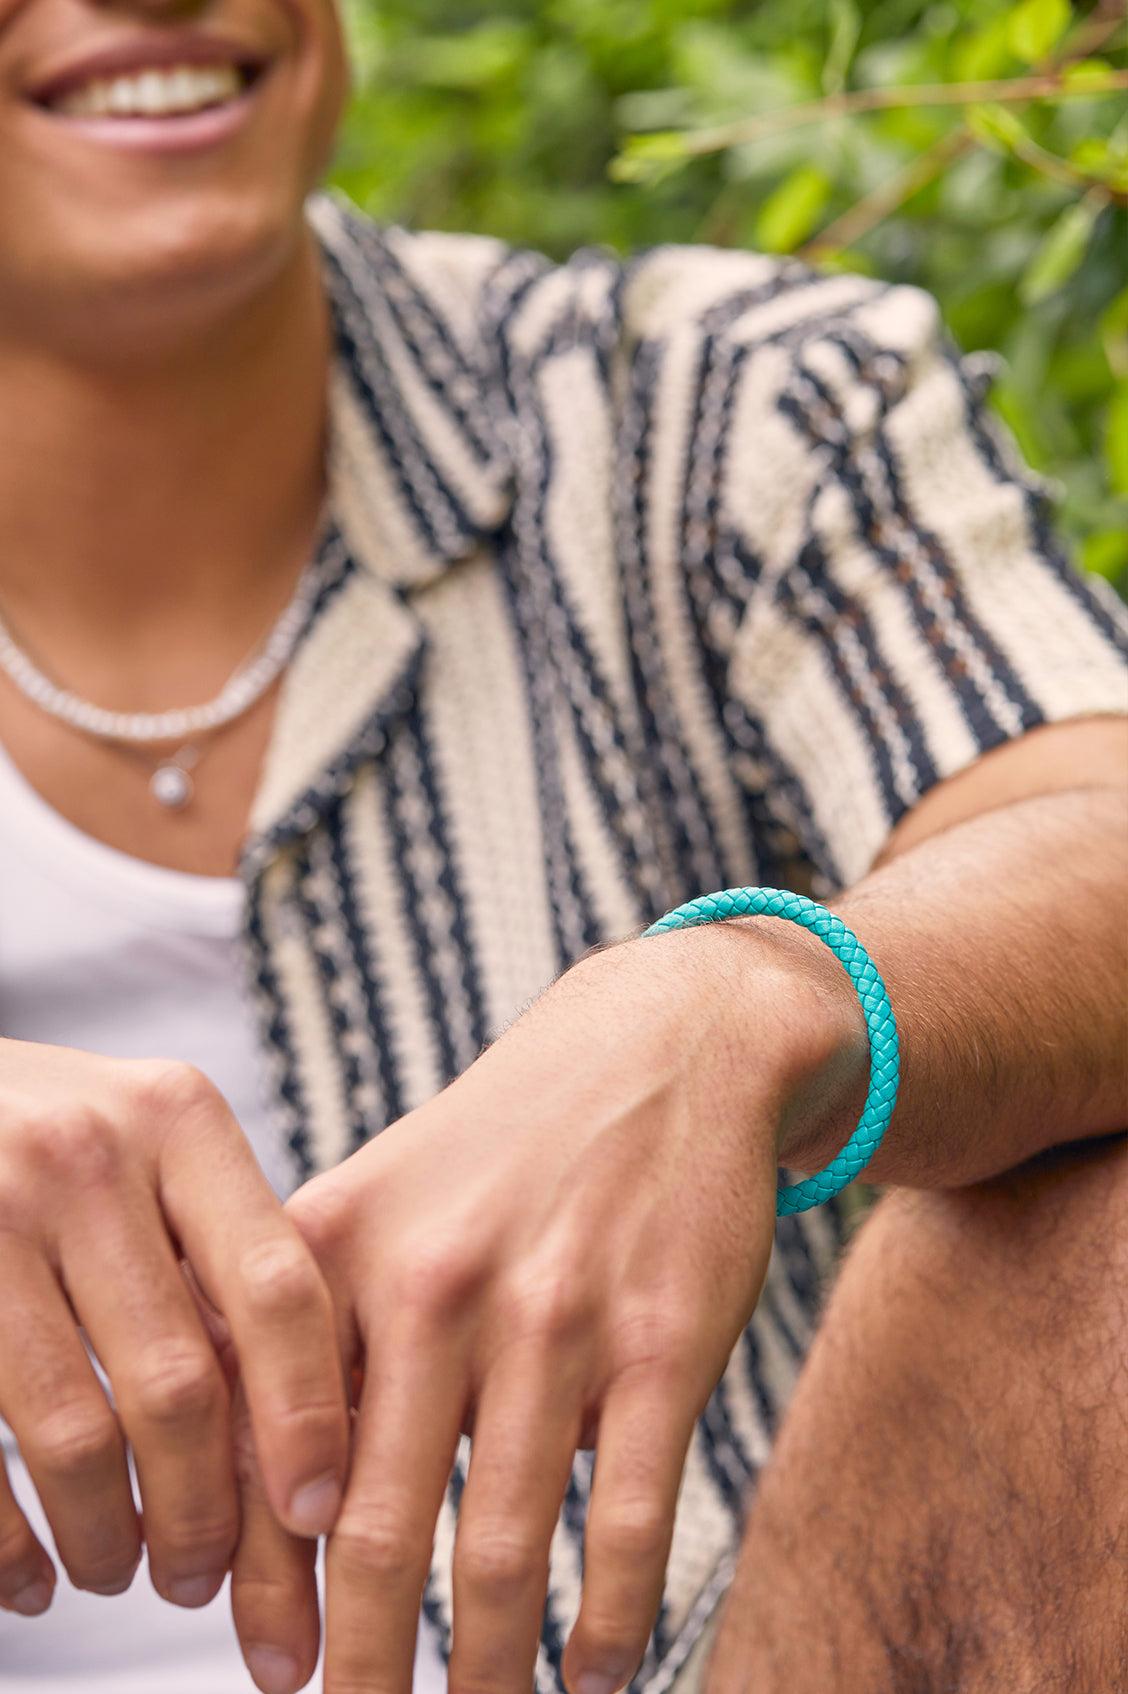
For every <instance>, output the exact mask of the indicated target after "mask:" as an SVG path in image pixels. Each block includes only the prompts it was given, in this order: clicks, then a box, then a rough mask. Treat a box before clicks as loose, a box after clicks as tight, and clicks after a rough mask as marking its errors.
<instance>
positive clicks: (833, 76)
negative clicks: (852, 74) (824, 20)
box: [822, 0, 862, 94]
mask: <svg viewBox="0 0 1128 1694" xmlns="http://www.w3.org/2000/svg"><path fill="white" fill-rule="evenodd" d="M829 10H830V45H829V46H828V47H827V50H826V60H825V62H824V64H823V74H822V85H823V93H824V94H840V93H841V92H842V90H843V89H844V88H845V86H846V75H847V72H848V71H849V69H850V61H851V59H852V58H853V57H854V49H855V47H856V46H857V45H858V37H859V35H861V33H862V14H861V12H860V11H859V10H858V5H857V0H830V7H829Z"/></svg>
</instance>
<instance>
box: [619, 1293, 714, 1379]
mask: <svg viewBox="0 0 1128 1694" xmlns="http://www.w3.org/2000/svg"><path fill="white" fill-rule="evenodd" d="M700 1350H701V1324H700V1321H699V1319H698V1318H696V1317H694V1316H693V1314H691V1313H690V1312H688V1311H683V1310H682V1309H681V1308H680V1307H679V1305H678V1304H677V1302H676V1301H675V1300H672V1299H671V1300H669V1301H666V1302H664V1303H663V1304H662V1305H653V1306H647V1307H645V1308H642V1309H638V1310H635V1311H633V1312H630V1313H628V1314H626V1315H624V1317H623V1318H622V1319H621V1321H620V1323H619V1324H618V1326H617V1330H616V1334H615V1355H616V1358H617V1360H618V1361H619V1364H620V1366H621V1368H623V1369H626V1370H632V1371H646V1372H653V1373H654V1374H656V1375H659V1376H668V1375H670V1374H671V1373H674V1374H678V1375H680V1374H681V1372H682V1370H683V1369H684V1367H685V1366H687V1365H689V1364H691V1363H692V1362H693V1361H694V1359H695V1358H697V1357H698V1356H699V1354H700Z"/></svg>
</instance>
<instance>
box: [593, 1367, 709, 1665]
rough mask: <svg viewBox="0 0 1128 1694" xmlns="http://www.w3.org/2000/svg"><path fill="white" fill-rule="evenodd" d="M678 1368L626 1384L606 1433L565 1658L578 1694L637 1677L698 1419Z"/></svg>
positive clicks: (638, 1375)
mask: <svg viewBox="0 0 1128 1694" xmlns="http://www.w3.org/2000/svg"><path fill="white" fill-rule="evenodd" d="M678 1377H679V1373H678V1372H676V1371H675V1370H674V1369H673V1368H672V1367H670V1366H668V1365H667V1366H664V1367H662V1368H653V1367H651V1368H648V1369H646V1370H645V1371H644V1370H642V1369H639V1370H636V1371H634V1372H632V1373H630V1374H627V1375H624V1376H622V1377H620V1378H619V1379H618V1381H617V1382H616V1384H615V1385H614V1387H613V1388H612V1389H611V1391H610V1392H609V1394H608V1398H607V1401H606V1404H605V1405H604V1408H603V1412H602V1415H601V1418H600V1424H599V1441H598V1445H597V1447H596V1460H595V1480H594V1483H593V1487H592V1496H591V1504H590V1507H589V1509H588V1520H587V1531H586V1534H585V1536H584V1590H583V1602H582V1604H581V1607H580V1615H579V1617H578V1618H577V1620H576V1626H575V1628H574V1630H573V1631H572V1636H571V1639H570V1641H569V1643H568V1647H567V1651H566V1653H565V1656H564V1674H565V1677H566V1679H567V1683H568V1686H569V1688H571V1689H574V1690H575V1691H576V1694H612V1690H613V1689H617V1688H621V1687H622V1686H623V1685H624V1683H626V1682H628V1681H629V1680H630V1678H631V1677H632V1676H633V1675H634V1672H635V1670H636V1669H637V1668H638V1664H639V1661H640V1660H641V1658H642V1655H643V1653H644V1652H645V1650H646V1643H647V1641H648V1639H649V1637H650V1631H651V1629H652V1628H653V1625H654V1619H655V1616H656V1615H657V1612H658V1607H659V1604H660V1602H661V1598H662V1586H663V1580H664V1576H665V1570H666V1560H667V1558H668V1556H669V1551H670V1540H671V1536H672V1534H673V1525H674V1511H675V1508H676V1506H677V1498H678V1487H679V1484H680V1482H681V1474H682V1467H683V1465H684V1463H685V1455H686V1449H687V1447H688V1445H689V1440H690V1436H691V1434H692V1431H693V1422H694V1418H693V1413H692V1410H691V1409H685V1410H684V1411H682V1412H681V1414H680V1415H679V1410H678V1408H679V1407H682V1406H683V1404H684V1399H685V1392H684V1386H683V1384H682V1382H680V1381H679V1380H678Z"/></svg>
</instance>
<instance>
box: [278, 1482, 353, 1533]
mask: <svg viewBox="0 0 1128 1694" xmlns="http://www.w3.org/2000/svg"><path fill="white" fill-rule="evenodd" d="M340 1509H341V1483H340V1478H339V1477H338V1476H337V1475H336V1474H335V1473H334V1472H332V1471H330V1472H328V1473H327V1474H326V1475H325V1476H319V1477H318V1479H317V1481H316V1482H307V1483H306V1484H305V1486H304V1487H303V1488H299V1489H298V1490H297V1492H296V1494H295V1495H294V1497H293V1499H292V1500H291V1501H290V1523H291V1525H292V1527H293V1529H294V1530H295V1532H296V1533H297V1534H298V1535H328V1533H329V1531H330V1530H331V1529H332V1527H333V1525H334V1524H335V1523H336V1521H337V1513H338V1512H339V1511H340Z"/></svg>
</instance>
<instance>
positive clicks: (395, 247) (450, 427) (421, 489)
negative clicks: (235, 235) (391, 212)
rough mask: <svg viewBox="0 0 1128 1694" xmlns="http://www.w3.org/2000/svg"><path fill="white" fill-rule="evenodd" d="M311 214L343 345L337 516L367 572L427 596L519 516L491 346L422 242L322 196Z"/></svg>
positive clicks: (338, 380)
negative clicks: (418, 247)
mask: <svg viewBox="0 0 1128 1694" xmlns="http://www.w3.org/2000/svg"><path fill="white" fill-rule="evenodd" d="M309 217H310V221H311V224H312V226H313V229H314V232H315V234H316V235H317V237H318V240H319V242H320V245H321V250H322V259H323V270H324V276H325V284H326V289H327V292H328V296H329V303H330V308H331V311H332V315H333V327H334V339H335V357H334V362H333V370H332V375H331V379H330V394H329V462H328V470H329V499H330V507H331V510H332V512H333V515H334V518H335V519H336V521H337V523H338V524H339V525H340V527H341V530H342V533H343V534H344V536H345V538H346V541H347V543H348V545H349V548H350V551H351V552H352V553H353V555H354V557H355V558H356V560H357V562H358V563H359V564H360V565H361V566H362V567H363V568H364V569H366V570H368V571H369V572H371V573H372V574H373V575H374V576H376V577H378V578H379V579H380V580H381V581H383V582H385V583H387V584H388V585H389V586H390V587H392V588H399V589H411V588H420V587H423V586H425V585H426V584H427V583H429V582H432V581H434V580H435V579H436V578H437V577H438V576H440V575H441V574H442V573H443V572H444V571H445V570H446V569H447V567H448V566H449V565H451V564H452V563H454V562H455V561H456V560H458V559H463V558H466V557H467V556H468V555H469V554H471V553H472V552H474V550H475V549H476V548H477V547H478V546H479V545H480V544H481V542H482V541H483V539H484V538H485V537H486V536H487V535H489V534H490V533H492V532H494V531H496V530H497V529H498V528H499V527H500V526H501V525H502V524H503V523H504V521H505V519H506V517H507V516H508V514H509V510H510V507H511V505H512V498H513V496H512V483H513V464H512V455H511V453H510V451H509V446H508V442H507V430H506V425H505V420H504V417H503V415H502V411H501V407H500V404H499V401H498V398H497V396H498V395H499V385H498V383H497V380H496V376H493V377H491V373H490V369H489V356H488V353H487V351H486V349H485V347H484V345H483V342H482V340H479V342H478V343H476V344H475V343H473V342H472V341H471V340H470V339H469V338H468V336H467V335H466V332H465V329H464V328H463V327H461V326H457V325H456V324H455V323H454V322H453V320H452V316H451V314H449V313H448V312H445V311H444V310H443V305H442V300H441V295H440V291H439V290H438V289H437V288H434V289H432V288H428V286H427V277H426V271H425V267H424V266H422V265H418V264H412V262H411V256H412V251H413V249H412V237H410V236H405V235H404V234H403V232H384V231H382V230H381V229H379V228H378V227H377V226H375V225H372V224H369V223H367V222H365V221H363V220H361V219H360V218H358V217H356V216H354V215H352V214H350V213H349V212H348V211H347V210H346V209H345V208H344V207H343V206H342V205H340V204H338V203H337V202H336V201H334V200H330V199H328V198H326V197H324V196H318V197H317V198H315V199H314V200H313V201H311V203H310V207H309ZM393 234H394V235H395V236H398V237H399V239H398V240H397V239H394V238H393Z"/></svg>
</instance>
